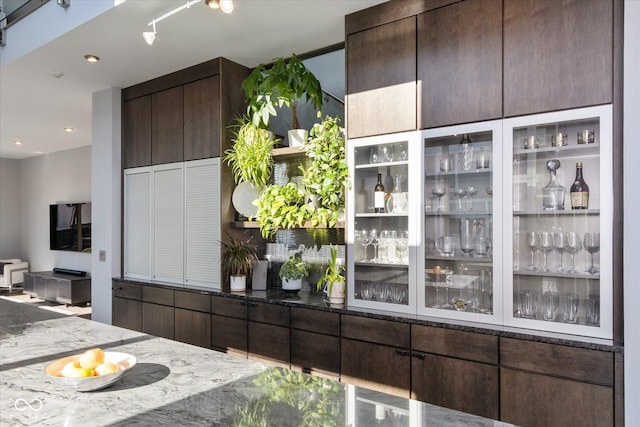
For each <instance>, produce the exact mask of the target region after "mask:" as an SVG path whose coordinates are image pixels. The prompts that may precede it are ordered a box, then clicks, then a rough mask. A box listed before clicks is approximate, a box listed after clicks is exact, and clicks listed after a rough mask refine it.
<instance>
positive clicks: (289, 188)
mask: <svg viewBox="0 0 640 427" xmlns="http://www.w3.org/2000/svg"><path fill="white" fill-rule="evenodd" d="M311 209H312V208H311V207H310V206H308V205H305V204H304V192H303V191H301V190H300V189H299V188H298V186H297V185H296V184H295V183H293V182H288V183H286V184H285V185H274V184H272V185H269V186H267V187H266V188H265V189H264V191H263V192H262V195H261V196H260V199H259V200H258V215H257V220H258V222H259V223H260V232H261V234H262V237H264V238H265V239H270V238H272V237H273V235H274V234H275V232H276V231H278V230H279V229H283V228H294V227H300V226H302V225H304V223H305V222H306V221H308V220H309V218H310V215H311Z"/></svg>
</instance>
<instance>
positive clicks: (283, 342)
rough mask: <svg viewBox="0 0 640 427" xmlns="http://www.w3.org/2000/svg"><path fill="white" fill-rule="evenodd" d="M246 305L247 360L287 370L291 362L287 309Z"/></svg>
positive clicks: (265, 304)
mask: <svg viewBox="0 0 640 427" xmlns="http://www.w3.org/2000/svg"><path fill="white" fill-rule="evenodd" d="M247 305H248V307H247V318H248V319H249V323H248V324H247V340H248V344H247V350H248V357H249V359H254V360H265V361H267V362H270V363H272V364H276V365H278V366H282V367H285V368H288V367H289V363H290V361H291V355H290V349H291V337H290V333H289V325H290V320H289V307H287V306H283V305H275V304H268V303H256V302H249V303H248V304H247Z"/></svg>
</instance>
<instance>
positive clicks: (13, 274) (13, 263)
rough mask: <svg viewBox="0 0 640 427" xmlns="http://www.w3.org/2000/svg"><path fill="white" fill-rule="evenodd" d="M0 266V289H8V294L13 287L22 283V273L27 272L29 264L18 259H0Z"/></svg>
mask: <svg viewBox="0 0 640 427" xmlns="http://www.w3.org/2000/svg"><path fill="white" fill-rule="evenodd" d="M0 265H2V268H0V273H2V274H1V275H0V288H9V292H11V291H12V290H13V286H14V285H17V284H18V283H22V282H24V273H25V272H27V271H29V263H28V262H26V261H22V260H20V259H18V258H13V259H0Z"/></svg>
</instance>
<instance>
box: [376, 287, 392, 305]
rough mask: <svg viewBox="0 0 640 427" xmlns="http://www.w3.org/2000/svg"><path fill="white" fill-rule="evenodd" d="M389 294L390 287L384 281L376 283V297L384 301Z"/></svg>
mask: <svg viewBox="0 0 640 427" xmlns="http://www.w3.org/2000/svg"><path fill="white" fill-rule="evenodd" d="M390 296H391V288H390V287H389V285H388V284H386V283H378V284H377V285H376V299H377V300H378V301H380V302H385V301H386V300H388V299H389V297H390Z"/></svg>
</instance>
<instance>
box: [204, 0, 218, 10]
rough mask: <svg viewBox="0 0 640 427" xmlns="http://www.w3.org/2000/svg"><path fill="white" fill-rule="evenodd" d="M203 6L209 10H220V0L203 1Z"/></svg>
mask: <svg viewBox="0 0 640 427" xmlns="http://www.w3.org/2000/svg"><path fill="white" fill-rule="evenodd" d="M204 4H206V5H207V6H209V7H210V8H211V9H220V0H204Z"/></svg>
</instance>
